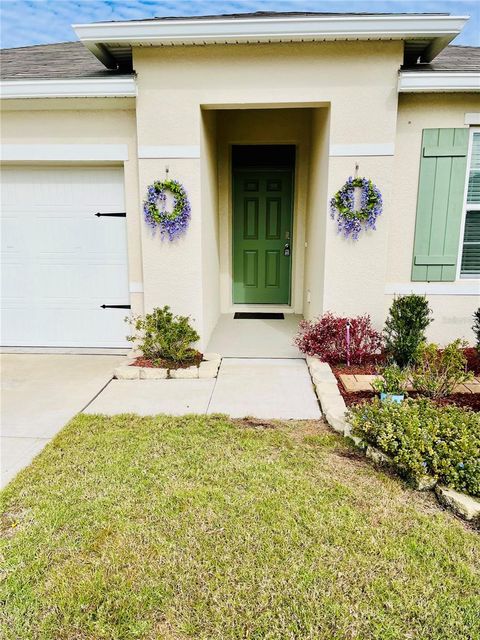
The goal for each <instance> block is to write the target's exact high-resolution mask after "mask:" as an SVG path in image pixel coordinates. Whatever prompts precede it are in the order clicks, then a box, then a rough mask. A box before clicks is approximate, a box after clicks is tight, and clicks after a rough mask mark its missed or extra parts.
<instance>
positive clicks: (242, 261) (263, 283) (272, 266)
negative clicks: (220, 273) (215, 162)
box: [233, 171, 292, 304]
mask: <svg viewBox="0 0 480 640" xmlns="http://www.w3.org/2000/svg"><path fill="white" fill-rule="evenodd" d="M286 244H288V246H289V249H290V251H289V255H285V245H286ZM291 247H292V172H291V171H237V172H235V174H234V176H233V301H234V303H251V304H289V302H290V279H291V261H292V249H291Z"/></svg>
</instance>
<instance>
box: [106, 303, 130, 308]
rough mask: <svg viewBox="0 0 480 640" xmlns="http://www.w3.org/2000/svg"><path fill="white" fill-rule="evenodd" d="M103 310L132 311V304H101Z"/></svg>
mask: <svg viewBox="0 0 480 640" xmlns="http://www.w3.org/2000/svg"><path fill="white" fill-rule="evenodd" d="M100 308H101V309H131V308H132V306H131V305H130V304H101V305H100Z"/></svg>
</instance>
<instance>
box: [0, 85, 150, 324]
mask: <svg viewBox="0 0 480 640" xmlns="http://www.w3.org/2000/svg"><path fill="white" fill-rule="evenodd" d="M1 135H2V144H28V145H44V144H93V145H98V144H125V145H127V146H128V160H126V161H125V162H124V175H125V206H126V211H127V242H128V266H129V282H130V283H131V284H133V285H134V288H137V289H138V288H139V287H141V284H142V282H143V274H142V251H141V242H140V227H141V223H140V215H139V193H138V167H137V137H136V121H135V101H133V100H131V99H116V100H112V99H102V98H90V99H73V98H64V99H48V100H47V99H43V100H42V99H31V100H3V101H2V104H1ZM24 164H29V163H24ZM30 164H31V163H30ZM62 164H64V163H62ZM70 164H72V163H70ZM88 164H90V163H88ZM130 298H131V300H130V301H131V305H132V311H133V312H134V313H142V312H143V293H141V292H134V293H131V294H130Z"/></svg>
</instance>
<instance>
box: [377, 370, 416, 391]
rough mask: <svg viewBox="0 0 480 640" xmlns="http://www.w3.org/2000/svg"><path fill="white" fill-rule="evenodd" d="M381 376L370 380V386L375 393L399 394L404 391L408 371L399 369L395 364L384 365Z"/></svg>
mask: <svg viewBox="0 0 480 640" xmlns="http://www.w3.org/2000/svg"><path fill="white" fill-rule="evenodd" d="M381 374H382V377H381V378H377V379H376V380H374V381H373V382H372V387H373V389H374V390H375V391H376V392H377V393H391V394H394V395H401V394H403V393H405V389H406V387H407V382H408V371H407V370H406V369H400V367H399V366H398V365H396V364H392V365H390V366H388V367H384V368H383V369H382V371H381Z"/></svg>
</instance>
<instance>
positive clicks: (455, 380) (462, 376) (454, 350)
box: [410, 339, 473, 399]
mask: <svg viewBox="0 0 480 640" xmlns="http://www.w3.org/2000/svg"><path fill="white" fill-rule="evenodd" d="M466 346H467V343H466V342H465V341H464V340H460V339H458V340H454V341H453V342H452V343H450V344H449V345H447V346H446V347H445V348H444V349H440V347H439V346H438V345H436V344H434V343H433V342H432V343H431V344H426V343H422V344H421V345H420V346H419V348H418V357H417V362H416V363H415V365H414V367H413V369H412V373H411V376H410V378H411V382H412V386H413V388H414V389H415V391H418V392H419V393H421V394H422V395H424V396H428V397H429V398H433V399H438V398H444V397H445V396H449V395H450V394H451V393H453V391H454V390H455V387H456V386H457V385H459V384H462V382H468V381H469V380H471V379H472V378H473V374H472V373H471V372H469V371H467V358H466V357H465V354H464V352H463V350H464V349H465V347H466Z"/></svg>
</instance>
